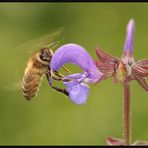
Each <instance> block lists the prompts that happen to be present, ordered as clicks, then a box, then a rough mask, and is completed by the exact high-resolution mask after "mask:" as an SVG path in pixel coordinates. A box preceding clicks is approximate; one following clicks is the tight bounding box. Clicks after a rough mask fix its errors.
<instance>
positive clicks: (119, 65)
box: [96, 19, 148, 91]
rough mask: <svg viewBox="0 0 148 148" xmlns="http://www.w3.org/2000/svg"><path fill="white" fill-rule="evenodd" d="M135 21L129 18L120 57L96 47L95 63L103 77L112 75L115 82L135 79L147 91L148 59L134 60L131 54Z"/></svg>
mask: <svg viewBox="0 0 148 148" xmlns="http://www.w3.org/2000/svg"><path fill="white" fill-rule="evenodd" d="M134 31H135V23H134V20H133V19H131V20H130V21H129V23H128V25H127V34H126V39H125V44H124V49H123V54H122V57H121V59H119V58H116V57H113V56H111V55H109V54H108V53H106V52H104V51H103V50H102V49H100V48H98V49H96V54H97V56H98V60H96V65H97V67H98V68H99V70H100V71H101V72H102V73H104V76H103V79H106V78H108V77H113V79H114V81H115V82H120V83H125V82H130V81H132V80H136V81H137V82H138V84H139V85H140V86H141V87H142V88H143V89H144V90H146V91H148V59H142V60H139V61H136V60H135V59H134V56H133V50H134V48H133V40H134Z"/></svg>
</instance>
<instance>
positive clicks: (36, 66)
mask: <svg viewBox="0 0 148 148" xmlns="http://www.w3.org/2000/svg"><path fill="white" fill-rule="evenodd" d="M47 70H48V67H47V66H46V65H42V63H40V61H39V60H38V59H37V58H36V56H34V57H33V58H31V59H30V60H29V62H28V65H27V67H26V69H25V73H24V77H23V82H22V92H23V95H24V97H25V98H26V99H27V100H30V99H31V98H32V97H34V96H35V95H36V94H37V91H38V89H39V86H40V82H41V79H42V77H43V75H44V74H45V73H46V72H47Z"/></svg>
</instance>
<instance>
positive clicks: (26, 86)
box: [22, 42, 68, 100]
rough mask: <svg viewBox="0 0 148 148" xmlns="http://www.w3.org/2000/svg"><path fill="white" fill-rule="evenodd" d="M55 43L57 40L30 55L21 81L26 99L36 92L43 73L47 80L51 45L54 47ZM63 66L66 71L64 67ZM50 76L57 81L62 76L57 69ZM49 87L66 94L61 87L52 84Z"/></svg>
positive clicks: (51, 54)
mask: <svg viewBox="0 0 148 148" xmlns="http://www.w3.org/2000/svg"><path fill="white" fill-rule="evenodd" d="M56 43H57V42H55V43H53V44H51V45H50V47H49V48H47V47H45V48H41V49H40V50H39V51H38V52H36V53H35V54H34V55H33V56H31V57H30V59H29V61H28V63H27V67H26V68H25V72H24V76H23V82H22V92H23V95H24V97H25V98H26V99H27V100H30V99H31V98H32V97H34V96H35V95H36V94H37V90H38V89H39V85H40V82H41V79H42V77H43V76H44V75H46V77H47V80H48V81H49V78H50V76H51V74H50V61H51V59H52V56H53V51H52V47H54V46H55V45H56ZM63 68H64V69H65V70H66V71H68V70H67V69H66V68H65V67H63ZM52 78H53V79H55V80H57V81H61V80H62V78H63V76H62V75H61V74H59V73H58V72H57V71H55V72H54V75H52ZM50 86H51V85H50ZM51 87H52V88H53V89H54V90H56V91H59V92H61V93H64V94H65V95H67V96H68V92H67V91H66V90H65V89H61V88H58V87H54V86H51Z"/></svg>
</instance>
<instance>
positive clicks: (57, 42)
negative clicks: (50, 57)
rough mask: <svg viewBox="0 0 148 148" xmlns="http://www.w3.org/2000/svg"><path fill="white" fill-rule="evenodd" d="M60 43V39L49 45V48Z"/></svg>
mask: <svg viewBox="0 0 148 148" xmlns="http://www.w3.org/2000/svg"><path fill="white" fill-rule="evenodd" d="M59 43H60V41H56V42H53V43H52V44H51V45H50V46H49V48H53V47H54V46H56V45H57V44H59Z"/></svg>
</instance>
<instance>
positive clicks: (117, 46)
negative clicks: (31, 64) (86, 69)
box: [0, 2, 148, 145]
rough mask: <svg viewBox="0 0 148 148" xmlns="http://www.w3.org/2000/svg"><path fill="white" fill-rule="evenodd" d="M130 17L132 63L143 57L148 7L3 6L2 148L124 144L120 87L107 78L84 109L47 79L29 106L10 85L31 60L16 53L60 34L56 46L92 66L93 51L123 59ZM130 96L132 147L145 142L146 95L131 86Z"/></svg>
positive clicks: (147, 47) (0, 57)
mask: <svg viewBox="0 0 148 148" xmlns="http://www.w3.org/2000/svg"><path fill="white" fill-rule="evenodd" d="M131 18H134V19H135V22H136V32H135V41H134V55H135V58H136V59H142V58H147V56H148V27H147V26H148V3H72V2H71V3H64V2H63V3H41V2H40V3H0V67H1V70H0V71H1V72H0V145H106V137H107V136H110V135H111V136H113V137H122V136H123V135H122V133H123V123H122V122H123V115H122V113H123V87H122V85H121V84H114V83H113V80H112V79H111V78H110V79H107V80H105V81H102V82H101V83H99V84H97V85H95V86H93V85H91V86H90V95H89V97H88V100H87V103H86V104H85V105H76V104H74V103H72V102H71V101H70V100H69V99H68V98H67V97H65V96H64V95H62V94H60V93H57V92H55V91H52V90H51V89H50V88H49V87H48V84H47V81H46V79H44V80H43V81H42V85H41V87H40V91H39V93H38V96H37V97H35V98H33V99H32V100H31V101H27V100H26V99H25V98H24V97H23V96H22V94H21V90H17V91H12V90H13V87H12V88H11V87H7V86H8V85H9V84H10V85H9V86H13V85H11V83H13V82H14V81H15V80H19V79H22V76H23V72H24V69H25V66H26V63H27V60H28V58H29V57H30V55H28V54H26V53H25V52H24V51H23V54H22V53H21V52H18V51H17V50H16V49H18V48H17V47H18V46H20V45H22V44H24V43H26V42H28V41H30V40H32V39H34V38H37V37H41V36H44V35H46V34H48V33H50V32H53V31H55V30H57V29H59V28H60V27H63V28H64V33H63V37H62V41H61V44H65V43H77V44H80V45H82V46H83V47H85V48H86V50H87V51H88V52H89V53H90V55H91V56H92V57H93V58H94V59H95V58H96V55H95V48H96V47H101V48H103V49H104V50H105V51H106V52H108V53H110V54H112V55H114V56H117V57H121V54H122V49H123V45H124V39H125V33H126V25H127V23H128V21H129V19H131ZM20 50H21V49H20ZM27 50H31V49H29V47H28V49H26V51H27ZM21 51H22V50H21ZM68 68H70V70H71V71H75V70H76V69H77V67H76V66H73V65H70V66H69V67H68ZM58 85H59V86H62V84H58ZM14 90H15V88H14ZM131 97H132V98H131V103H132V104H131V109H132V116H131V117H132V141H135V140H137V139H143V140H148V116H147V114H148V96H147V93H146V92H145V91H144V90H143V89H142V88H141V87H140V86H139V85H138V84H137V83H136V82H132V85H131Z"/></svg>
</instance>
